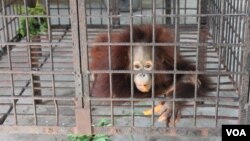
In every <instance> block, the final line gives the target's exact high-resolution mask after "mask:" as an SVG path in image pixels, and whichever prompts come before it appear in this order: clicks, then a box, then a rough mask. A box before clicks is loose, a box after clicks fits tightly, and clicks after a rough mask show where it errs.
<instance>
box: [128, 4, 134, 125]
mask: <svg viewBox="0 0 250 141" xmlns="http://www.w3.org/2000/svg"><path fill="white" fill-rule="evenodd" d="M129 15H130V17H129V19H130V20H129V22H130V23H129V29H130V58H131V60H130V61H131V62H132V63H130V65H131V66H130V68H131V69H132V70H133V62H134V58H133V46H132V43H133V1H132V0H129ZM130 78H131V82H130V86H131V98H134V81H133V80H134V77H133V74H132V73H131V74H130ZM131 110H132V112H131V118H132V125H131V126H134V125H135V116H134V101H133V100H132V101H131Z"/></svg>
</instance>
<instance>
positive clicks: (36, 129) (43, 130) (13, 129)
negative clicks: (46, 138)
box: [0, 125, 73, 135]
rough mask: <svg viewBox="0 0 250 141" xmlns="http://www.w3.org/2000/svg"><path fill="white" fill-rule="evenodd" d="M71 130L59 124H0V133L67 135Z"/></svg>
mask: <svg viewBox="0 0 250 141" xmlns="http://www.w3.org/2000/svg"><path fill="white" fill-rule="evenodd" d="M70 132H73V131H72V128H71V127H59V126H15V125H11V126H7V125H1V126H0V133H1V134H54V135H55V134H61V135H67V134H68V133H70Z"/></svg>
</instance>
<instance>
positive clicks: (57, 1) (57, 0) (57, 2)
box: [56, 0, 61, 25]
mask: <svg viewBox="0 0 250 141" xmlns="http://www.w3.org/2000/svg"><path fill="white" fill-rule="evenodd" d="M56 6H57V7H56V9H57V15H60V7H59V0H56ZM57 20H58V24H59V25H61V19H60V17H58V19H57Z"/></svg>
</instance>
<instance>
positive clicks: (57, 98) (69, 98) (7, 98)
mask: <svg viewBox="0 0 250 141" xmlns="http://www.w3.org/2000/svg"><path fill="white" fill-rule="evenodd" d="M0 98H1V100H16V99H22V100H57V101H75V97H74V95H72V96H67V97H66V96H58V97H53V96H51V97H49V96H33V97H30V96H0Z"/></svg>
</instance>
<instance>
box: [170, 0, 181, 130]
mask: <svg viewBox="0 0 250 141" xmlns="http://www.w3.org/2000/svg"><path fill="white" fill-rule="evenodd" d="M179 6H180V1H179V0H176V1H175V7H174V8H175V12H174V15H175V16H174V18H175V19H174V26H175V29H174V32H175V39H174V43H175V45H174V74H173V75H174V77H173V84H174V85H173V86H174V90H173V107H172V108H173V113H175V112H176V109H175V105H176V103H175V102H176V71H177V51H178V50H177V48H178V46H177V44H176V43H179V42H180V40H179V34H178V30H179V28H178V26H179V24H180V23H179V15H180V14H179V10H180V9H179ZM173 121H175V116H173ZM174 126H175V122H174Z"/></svg>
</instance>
